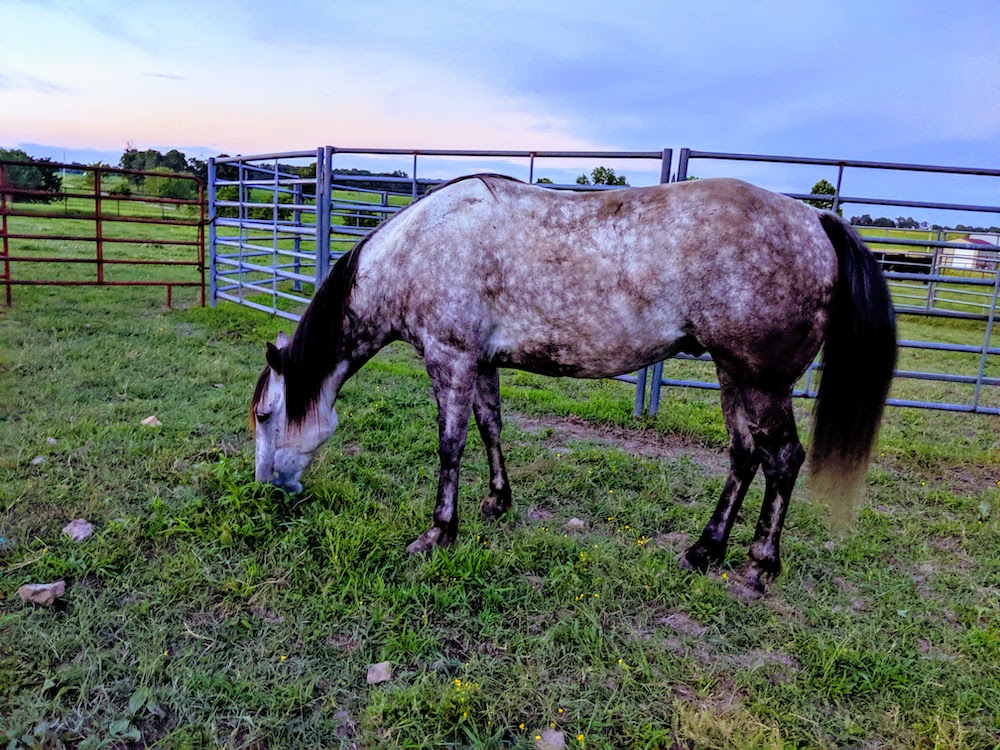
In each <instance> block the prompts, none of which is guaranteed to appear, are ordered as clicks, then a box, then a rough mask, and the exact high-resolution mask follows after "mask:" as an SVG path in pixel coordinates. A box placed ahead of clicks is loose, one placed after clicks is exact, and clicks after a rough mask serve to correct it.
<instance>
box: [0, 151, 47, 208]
mask: <svg viewBox="0 0 1000 750" xmlns="http://www.w3.org/2000/svg"><path fill="white" fill-rule="evenodd" d="M0 159H8V160H12V161H30V162H33V163H32V164H25V165H24V166H20V165H7V166H5V167H4V168H3V174H4V183H5V184H6V185H7V186H8V187H15V188H19V189H21V190H41V191H45V192H46V193H48V195H24V194H17V193H15V194H14V196H13V199H14V200H15V201H16V202H18V203H51V202H52V201H54V200H55V199H56V198H58V197H59V195H58V194H59V193H60V192H61V191H62V176H61V175H60V174H59V168H58V167H55V166H47V165H49V164H52V160H51V159H32V158H31V157H30V156H28V154H26V153H25V152H24V151H21V150H20V149H5V148H0Z"/></svg>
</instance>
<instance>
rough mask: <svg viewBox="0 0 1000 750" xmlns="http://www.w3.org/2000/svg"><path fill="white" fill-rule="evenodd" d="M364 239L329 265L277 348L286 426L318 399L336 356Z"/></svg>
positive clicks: (260, 387) (257, 393) (262, 381)
mask: <svg viewBox="0 0 1000 750" xmlns="http://www.w3.org/2000/svg"><path fill="white" fill-rule="evenodd" d="M369 236H370V235H369ZM367 239H368V238H367V237H366V238H364V239H363V240H361V241H360V242H359V243H358V244H356V245H355V246H354V247H353V248H351V249H350V250H349V251H348V252H347V253H345V254H344V255H343V256H342V257H341V258H340V259H339V260H338V261H337V262H336V263H335V264H334V265H333V268H332V269H330V274H329V275H328V276H327V277H326V280H324V281H323V283H322V284H321V285H320V287H319V289H317V290H316V294H315V296H314V297H313V299H312V301H311V302H310V303H309V306H308V307H307V308H306V311H305V312H304V313H303V314H302V318H301V319H300V320H299V324H298V326H297V327H296V329H295V333H294V335H293V336H292V340H291V342H289V344H288V346H286V347H285V348H284V349H281V362H282V367H281V375H283V376H284V378H285V411H286V416H287V419H288V423H289V425H293V426H294V425H300V424H302V422H303V421H304V420H305V418H306V415H308V413H309V410H310V409H312V407H313V406H314V404H315V403H316V400H317V399H318V398H319V394H320V390H322V387H323V381H324V380H326V378H327V377H328V376H329V375H330V373H332V372H333V368H334V367H336V364H337V362H338V360H339V359H340V356H339V355H340V354H341V352H342V350H343V333H344V318H345V316H346V314H347V303H348V301H349V299H350V296H351V291H352V290H353V289H354V282H355V279H356V277H357V272H358V257H359V256H360V255H361V248H362V246H363V245H364V244H365V240H367ZM269 371H270V367H267V368H265V369H264V372H262V373H261V376H260V378H259V379H258V381H257V387H256V388H255V389H254V394H253V400H252V401H251V415H250V417H251V420H253V419H254V418H255V416H254V414H255V411H256V407H257V404H259V403H260V400H261V399H262V398H263V396H264V389H265V388H266V386H267V381H268V377H269V374H270V372H269Z"/></svg>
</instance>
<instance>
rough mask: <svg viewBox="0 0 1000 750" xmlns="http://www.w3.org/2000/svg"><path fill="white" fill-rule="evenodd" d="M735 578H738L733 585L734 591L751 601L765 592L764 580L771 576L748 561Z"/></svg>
mask: <svg viewBox="0 0 1000 750" xmlns="http://www.w3.org/2000/svg"><path fill="white" fill-rule="evenodd" d="M737 578H738V580H736V581H735V582H734V585H733V589H734V593H735V594H736V595H737V596H739V598H740V599H743V600H744V601H753V600H755V599H760V598H761V597H762V596H764V594H766V593H767V586H766V584H765V581H766V580H768V579H770V578H771V576H770V575H768V574H767V573H766V572H764V571H761V569H760V568H758V567H757V566H756V565H754V564H753V563H752V562H748V563H747V564H746V565H744V566H743V568H742V569H741V570H740V573H739V575H738V577H737Z"/></svg>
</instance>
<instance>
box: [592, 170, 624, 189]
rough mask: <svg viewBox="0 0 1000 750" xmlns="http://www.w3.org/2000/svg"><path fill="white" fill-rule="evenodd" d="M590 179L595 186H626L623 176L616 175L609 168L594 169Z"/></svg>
mask: <svg viewBox="0 0 1000 750" xmlns="http://www.w3.org/2000/svg"><path fill="white" fill-rule="evenodd" d="M590 178H591V179H592V180H593V181H594V184H595V185H628V182H627V181H626V180H625V175H616V174H615V170H613V169H612V168H611V167H595V168H594V171H593V172H591V173H590Z"/></svg>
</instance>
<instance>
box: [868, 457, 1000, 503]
mask: <svg viewBox="0 0 1000 750" xmlns="http://www.w3.org/2000/svg"><path fill="white" fill-rule="evenodd" d="M872 464H873V465H875V466H878V467H879V468H881V469H883V470H884V471H886V472H887V473H888V474H889V476H891V477H892V479H893V481H895V482H907V481H912V482H926V486H927V488H928V489H930V488H935V489H941V490H944V491H946V492H950V493H952V494H953V495H958V496H960V497H969V496H975V495H978V494H979V493H980V492H983V491H984V490H989V489H993V488H995V487H996V486H997V482H998V481H1000V471H998V469H997V466H996V465H995V464H988V465H981V464H979V465H977V464H972V463H968V464H962V465H955V464H944V463H938V462H935V463H933V464H931V465H929V466H923V467H914V466H911V465H907V464H904V463H903V462H902V461H900V460H898V459H892V458H885V457H882V458H875V459H873V460H872Z"/></svg>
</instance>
